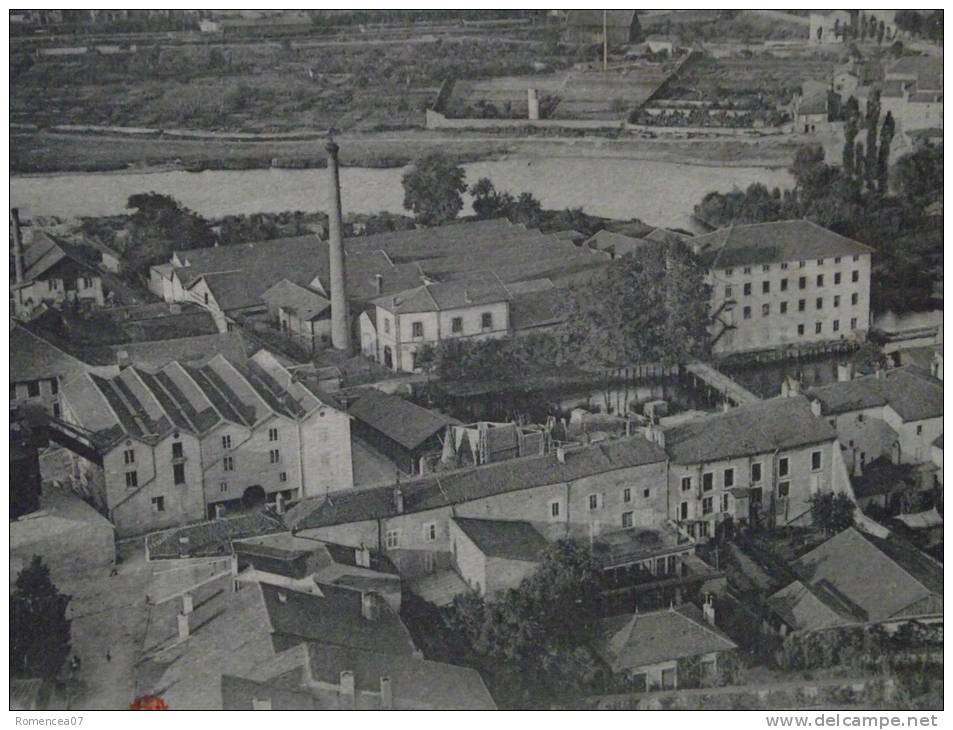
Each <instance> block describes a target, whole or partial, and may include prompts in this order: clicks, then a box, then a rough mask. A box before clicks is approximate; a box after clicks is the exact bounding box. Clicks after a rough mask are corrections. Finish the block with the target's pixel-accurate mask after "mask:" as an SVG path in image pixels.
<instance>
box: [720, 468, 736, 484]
mask: <svg viewBox="0 0 953 730" xmlns="http://www.w3.org/2000/svg"><path fill="white" fill-rule="evenodd" d="M722 477H723V480H724V482H723V483H724V485H725V489H727V488H728V487H733V486H735V470H734V469H725V472H724V474H723V475H722Z"/></svg>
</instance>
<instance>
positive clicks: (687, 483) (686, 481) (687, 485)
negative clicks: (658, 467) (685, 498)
mask: <svg viewBox="0 0 953 730" xmlns="http://www.w3.org/2000/svg"><path fill="white" fill-rule="evenodd" d="M691 488H692V478H691V477H682V491H683V492H687V491H688V490H689V489H691Z"/></svg>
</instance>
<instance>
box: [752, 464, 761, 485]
mask: <svg viewBox="0 0 953 730" xmlns="http://www.w3.org/2000/svg"><path fill="white" fill-rule="evenodd" d="M751 481H752V483H754V484H757V483H758V482H760V481H761V464H760V463H758V464H752V465H751Z"/></svg>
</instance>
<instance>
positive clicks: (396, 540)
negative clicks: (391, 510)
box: [384, 530, 400, 550]
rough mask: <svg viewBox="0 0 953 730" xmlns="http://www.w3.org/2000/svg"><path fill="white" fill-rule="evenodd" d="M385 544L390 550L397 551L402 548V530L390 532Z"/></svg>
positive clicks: (385, 538) (386, 536)
mask: <svg viewBox="0 0 953 730" xmlns="http://www.w3.org/2000/svg"><path fill="white" fill-rule="evenodd" d="M384 544H385V545H386V546H387V549H388V550H396V549H397V548H399V547H400V530H388V531H387V534H386V535H385V537H384Z"/></svg>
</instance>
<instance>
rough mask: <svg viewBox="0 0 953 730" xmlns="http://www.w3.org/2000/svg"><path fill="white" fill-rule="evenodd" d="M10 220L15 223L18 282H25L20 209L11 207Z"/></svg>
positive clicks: (14, 238) (15, 269) (14, 260)
mask: <svg viewBox="0 0 953 730" xmlns="http://www.w3.org/2000/svg"><path fill="white" fill-rule="evenodd" d="M10 220H11V221H12V223H13V267H14V271H15V272H16V277H17V278H16V281H17V284H22V283H23V233H22V232H21V231H20V211H19V210H18V209H16V208H11V209H10Z"/></svg>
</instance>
